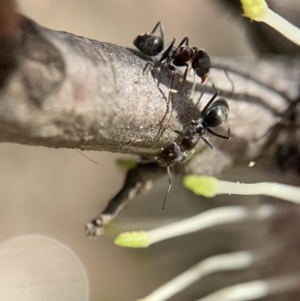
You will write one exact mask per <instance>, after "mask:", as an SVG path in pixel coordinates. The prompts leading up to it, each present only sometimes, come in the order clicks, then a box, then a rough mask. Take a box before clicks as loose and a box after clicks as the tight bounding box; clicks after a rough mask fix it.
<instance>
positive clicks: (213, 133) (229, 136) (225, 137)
mask: <svg viewBox="0 0 300 301" xmlns="http://www.w3.org/2000/svg"><path fill="white" fill-rule="evenodd" d="M207 131H208V132H209V133H211V134H212V135H214V136H216V137H219V138H222V139H227V140H230V139H231V134H230V129H228V136H224V135H220V134H217V133H215V132H214V131H212V130H211V129H209V128H207Z"/></svg>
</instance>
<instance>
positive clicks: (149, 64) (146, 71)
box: [143, 61, 154, 75]
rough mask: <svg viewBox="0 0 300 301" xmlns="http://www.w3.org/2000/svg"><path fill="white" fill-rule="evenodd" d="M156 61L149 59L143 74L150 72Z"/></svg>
mask: <svg viewBox="0 0 300 301" xmlns="http://www.w3.org/2000/svg"><path fill="white" fill-rule="evenodd" d="M153 66H154V62H153V61H148V62H147V64H146V65H145V67H144V69H143V75H145V74H148V73H149V71H150V70H151V69H152V68H153Z"/></svg>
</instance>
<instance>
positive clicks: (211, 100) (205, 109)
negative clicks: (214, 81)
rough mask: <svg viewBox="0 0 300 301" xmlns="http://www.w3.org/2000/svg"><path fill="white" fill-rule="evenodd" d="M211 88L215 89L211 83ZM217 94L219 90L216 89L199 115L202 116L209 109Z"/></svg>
mask: <svg viewBox="0 0 300 301" xmlns="http://www.w3.org/2000/svg"><path fill="white" fill-rule="evenodd" d="M213 88H214V89H215V90H216V88H215V87H214V85H213ZM218 95H219V91H218V90H216V92H215V94H214V95H213V96H212V98H211V99H210V100H209V102H208V103H207V104H206V106H205V107H204V109H203V111H202V112H201V116H204V115H205V114H206V112H207V110H208V109H209V107H210V106H211V104H212V103H213V102H214V100H215V99H216V97H217V96H218Z"/></svg>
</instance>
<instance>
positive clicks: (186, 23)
mask: <svg viewBox="0 0 300 301" xmlns="http://www.w3.org/2000/svg"><path fill="white" fill-rule="evenodd" d="M18 3H19V10H20V12H21V13H23V14H25V15H26V16H28V17H30V18H32V19H33V20H35V21H36V22H38V23H39V24H40V25H43V26H45V27H49V28H52V29H55V30H61V31H68V32H71V33H74V34H77V35H80V36H85V37H88V38H92V39H96V40H101V41H105V42H110V43H114V44H118V45H122V46H125V47H133V45H132V41H133V39H134V38H135V37H136V36H137V35H138V34H140V33H143V32H146V31H151V30H152V29H153V27H154V25H155V24H156V23H157V22H158V21H159V20H161V21H163V23H164V26H165V34H166V40H167V41H168V40H170V39H171V38H172V37H176V38H177V40H180V39H181V38H182V37H184V36H185V35H186V34H188V35H189V37H190V42H191V44H193V45H197V46H199V47H201V48H204V49H205V50H207V51H208V53H210V55H211V56H221V57H223V56H232V57H253V56H254V54H253V52H252V50H251V47H250V45H249V42H248V40H247V35H246V34H245V33H244V31H243V28H242V27H241V26H240V25H239V23H237V22H235V20H234V18H233V17H232V15H231V14H230V13H229V12H228V11H227V10H226V9H225V8H224V7H220V6H218V5H217V3H215V2H213V1H210V0H201V1H198V0H189V1H171V0H164V1H154V0H151V1H140V0H128V1H117V0H110V1H103V0H85V1H84V0H65V1H58V0H43V1H40V0H18ZM85 154H86V155H88V156H89V157H91V158H92V159H93V160H95V161H97V162H99V164H100V165H96V164H93V163H92V162H90V161H88V160H87V159H86V158H84V157H82V156H80V155H79V154H78V153H76V152H75V151H74V150H67V149H47V148H42V147H27V146H21V145H13V144H1V145H0V166H1V169H0V170H1V171H0V182H1V190H0V191H1V192H0V225H1V227H0V245H1V247H0V264H1V262H2V264H3V263H4V262H5V263H6V270H5V271H6V274H5V275H4V274H3V273H1V274H2V276H0V277H3V279H0V296H1V290H2V294H4V293H3V291H4V289H3V287H4V284H5V285H7V289H9V290H10V294H11V295H9V296H10V298H11V299H6V301H11V300H16V301H17V300H22V301H27V300H31V301H36V300H48V299H46V298H45V295H44V296H43V292H44V291H43V289H45V290H47V288H45V287H43V285H42V284H41V283H40V284H36V283H35V285H36V286H35V289H36V290H37V287H39V290H40V291H39V292H40V297H36V296H37V294H36V293H32V290H33V282H32V281H31V282H30V281H29V280H28V279H29V278H28V277H29V276H28V275H27V273H26V267H27V266H26V264H24V260H25V261H26V260H32V261H33V262H36V265H38V263H39V262H42V258H43V257H44V261H45V262H47V264H48V265H47V266H45V267H44V273H42V274H37V275H38V276H37V277H40V279H41V281H44V282H45V283H46V282H47V281H48V280H49V279H48V278H47V276H46V275H45V274H47V275H49V273H50V274H51V273H53V275H60V277H61V281H62V282H63V281H66V282H68V281H70V277H71V276H70V275H73V276H74V275H76V277H77V278H76V279H75V280H74V279H73V281H75V284H76V281H77V282H78V286H77V284H76V285H75V286H76V288H77V289H78V292H79V291H80V293H78V294H76V296H74V295H72V294H71V291H72V289H71V288H70V291H69V292H68V291H65V292H64V295H63V296H64V297H63V298H62V299H61V300H72V301H74V300H78V301H79V300H82V301H84V300H91V301H100V300H112V301H113V300H123V301H126V300H135V299H138V298H140V297H143V296H145V295H147V294H148V293H150V292H151V291H152V290H153V289H155V288H156V287H158V286H159V285H162V284H163V283H164V282H166V281H167V280H169V279H171V278H172V277H175V276H176V275H177V274H178V273H180V272H182V271H184V270H185V269H186V268H188V267H190V266H191V265H193V264H194V263H196V262H197V261H199V260H201V259H203V258H205V257H208V256H210V255H213V254H217V253H220V252H225V251H235V250H238V249H245V248H250V247H251V246H253V247H254V245H255V244H257V245H260V242H262V243H263V244H267V243H268V242H267V241H266V240H265V238H266V236H264V235H267V234H266V233H268V231H269V228H268V231H267V230H265V228H264V226H263V225H262V224H259V225H250V227H251V229H252V230H251V231H245V232H243V234H241V232H238V231H243V230H245V229H246V230H247V229H248V228H247V227H246V226H244V228H243V227H241V228H240V229H238V230H237V229H236V228H235V227H231V228H229V230H230V232H228V233H229V234H228V233H227V236H226V235H225V236H224V234H222V231H221V230H216V231H215V230H207V231H204V232H205V233H203V234H201V235H202V236H201V237H199V236H188V237H185V238H182V239H181V240H172V241H169V242H164V243H162V244H158V245H155V246H153V247H151V248H149V249H146V250H132V249H122V248H119V247H116V246H115V245H114V244H113V238H114V237H115V236H116V235H117V234H118V233H119V232H120V231H124V230H129V229H132V230H135V229H139V228H141V229H147V228H151V227H154V226H156V225H159V224H163V223H167V222H169V221H171V220H176V219H179V218H182V217H184V216H190V215H193V214H196V213H198V212H200V211H201V210H203V209H205V208H207V207H208V206H207V204H206V202H207V201H202V202H201V201H199V199H198V198H196V197H194V196H192V194H191V193H188V192H185V191H184V190H181V189H180V186H181V184H180V180H179V179H175V184H174V185H173V187H174V188H175V187H176V189H172V192H171V194H170V196H169V203H168V211H167V213H162V211H161V204H162V199H163V196H164V194H165V191H166V188H167V179H166V178H164V179H162V180H161V181H160V182H159V183H157V185H156V186H155V189H154V190H153V191H151V192H150V193H149V194H148V195H147V196H145V197H143V198H137V199H136V200H134V201H132V202H131V203H130V204H129V205H128V206H127V207H126V208H125V209H124V210H123V211H122V213H121V214H120V215H119V216H118V218H117V220H115V222H114V223H113V225H111V226H110V227H109V229H108V231H107V234H106V235H105V236H103V237H101V238H99V239H97V240H89V239H88V238H87V237H86V236H85V233H84V225H85V223H86V222H87V221H89V220H90V219H92V218H94V217H95V216H96V215H97V214H98V213H99V211H100V210H101V209H102V208H103V207H104V206H105V205H106V203H107V201H108V200H109V199H110V198H111V197H112V196H114V194H115V193H117V191H118V190H119V188H120V187H121V185H122V182H123V179H124V176H125V175H124V174H123V173H122V172H121V171H120V170H118V168H117V167H116V165H115V160H116V158H120V157H124V156H122V155H118V154H111V153H105V152H85ZM253 173H254V174H255V175H254V177H255V178H256V180H257V181H258V180H259V179H261V180H263V179H265V175H264V174H263V173H262V172H261V171H260V170H258V171H257V170H255V171H253ZM235 175H239V176H240V178H241V181H247V180H248V179H249V178H250V177H251V175H250V172H249V169H247V172H245V173H243V171H242V170H240V169H232V170H231V171H229V172H228V173H227V177H228V178H230V177H234V176H235ZM252 177H253V176H252ZM210 202H211V201H210ZM215 202H216V203H213V204H215V205H217V204H221V203H222V202H223V199H219V200H216V201H215ZM232 202H233V203H234V202H237V200H235V199H233V201H232ZM226 204H227V203H226ZM245 227H246V228H245ZM248 227H249V225H248ZM230 233H232V235H230ZM254 233H255V234H254ZM28 235H31V236H29V237H28ZM32 235H35V236H32ZM257 236H258V237H257ZM18 237H23V240H22V239H21V240H20V241H19V240H17V241H16V240H13V241H12V242H10V240H12V239H16V238H18ZM24 237H25V238H24ZM45 237H47V238H50V240H49V239H46V238H45ZM256 238H257V239H258V240H255V239H256ZM24 239H29V240H32V239H33V240H34V241H35V243H34V244H33V245H32V244H30V243H29V244H26V242H25V243H24ZM254 241H255V242H254ZM253 242H254V243H253ZM49 243H50V244H52V246H53V250H54V251H53V252H52V253H51V252H48V253H47V252H46V250H48V249H47V246H48V244H49ZM28 248H29V249H28ZM66 248H67V249H66ZM16 250H19V252H17V251H16ZM26 250H27V251H26ZM28 250H29V251H28ZM55 250H57V251H55ZM63 250H65V252H63ZM66 250H67V251H66ZM15 252H17V254H18V258H19V259H18V260H19V261H16V257H15V254H16V253H15ZM60 252H62V253H63V254H61V253H60ZM22 254H23V255H24V254H25V255H26V256H25V255H24V256H25V257H24V258H23V257H22V256H23V255H22ZM30 254H31V255H32V256H31V257H30ZM46 254H47V256H46ZM39 255H42V257H41V258H40V256H39ZM28 258H30V259H28ZM58 258H61V261H59V262H58V261H57V259H58ZM45 259H46V260H45ZM71 259H72V260H71ZM64 260H65V261H64ZM30 266H34V265H30ZM58 267H59V268H58ZM75 267H76V272H74V269H75ZM27 268H28V267H27ZM0 270H1V267H0ZM37 270H38V269H37ZM162 271H163V272H162ZM236 273H238V272H236ZM20 274H22V277H21V276H20ZM252 275H254V274H253V273H252ZM52 277H54V278H55V276H52ZM74 277H75V276H74ZM238 277H242V276H233V275H232V277H231V278H230V277H229V278H228V276H226V277H223V278H222V277H216V278H209V279H208V280H207V281H206V282H205V281H204V284H203V286H202V285H201V286H199V284H198V285H197V286H194V287H193V288H192V289H191V290H190V291H189V292H184V293H182V294H181V295H179V296H176V297H174V298H173V299H172V300H183V299H185V300H194V299H195V300H196V299H197V298H200V297H201V296H203V295H205V294H206V293H208V292H211V291H213V290H214V289H217V288H220V287H223V286H224V285H226V283H228V282H230V281H231V282H232V283H235V282H236V279H237V278H238ZM247 277H248V278H247ZM249 277H250V276H247V275H246V274H245V279H251V277H250V278H249ZM225 278H226V279H227V280H226V279H225ZM228 279H231V280H228ZM71 280H72V279H71ZM5 281H6V282H5ZM79 283H80V285H79ZM75 286H74V287H75ZM8 287H9V288H8ZM70 287H71V286H70ZM88 291H89V293H88ZM73 292H74V290H73ZM76 292H77V291H76ZM6 293H7V292H6ZM57 293H58V295H59V296H62V295H61V290H57ZM88 295H89V296H88ZM4 296H6V295H5V294H4ZM7 296H8V295H7ZM51 296H52V297H53V298H52V297H51V298H52V299H49V300H60V299H59V298H58V297H57V296H56V295H55V294H54V293H53V295H51ZM0 299H1V298H0ZM1 300H2V299H1ZM3 300H4V299H3ZM272 300H274V299H272ZM280 300H281V299H280Z"/></svg>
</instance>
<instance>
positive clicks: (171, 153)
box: [155, 142, 185, 166]
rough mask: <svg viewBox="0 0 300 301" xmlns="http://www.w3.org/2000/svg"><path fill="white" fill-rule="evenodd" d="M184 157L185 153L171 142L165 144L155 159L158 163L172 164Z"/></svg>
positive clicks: (163, 164)
mask: <svg viewBox="0 0 300 301" xmlns="http://www.w3.org/2000/svg"><path fill="white" fill-rule="evenodd" d="M184 159H185V153H183V152H182V151H181V149H180V146H179V145H178V144H177V143H176V142H173V143H171V144H169V145H168V146H166V147H165V148H164V149H163V150H162V151H161V153H160V154H159V155H157V156H156V157H155V160H156V161H157V163H158V164H159V165H162V166H172V165H174V164H176V163H179V162H181V161H183V160H184Z"/></svg>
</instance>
